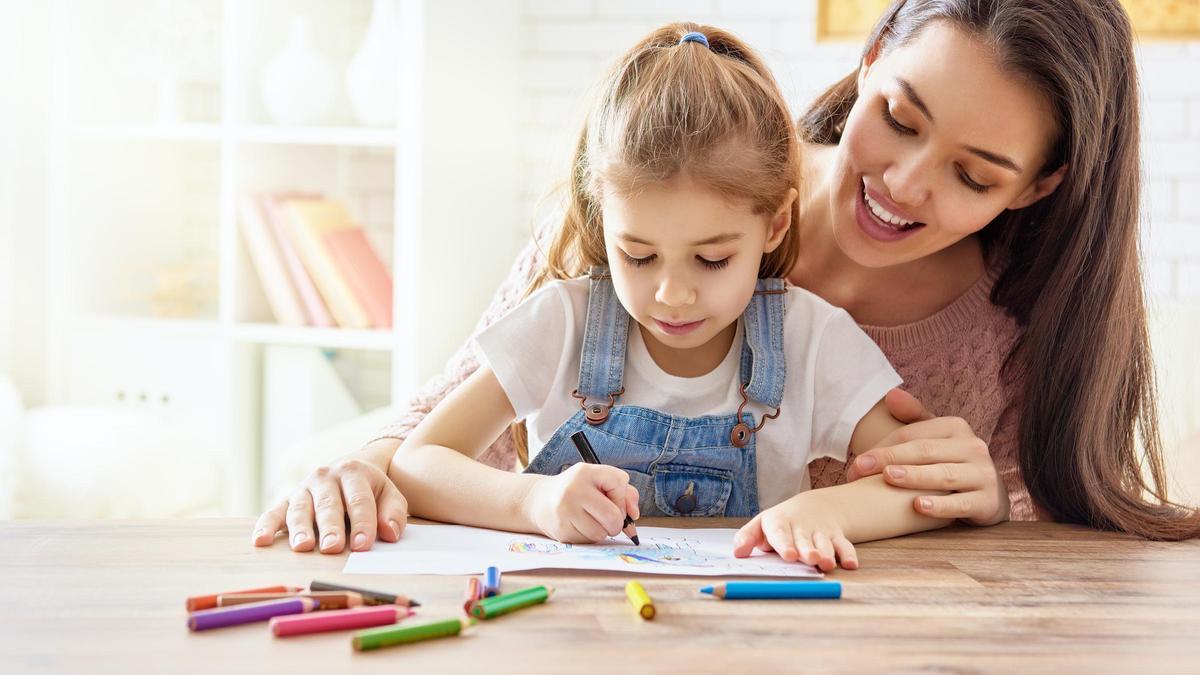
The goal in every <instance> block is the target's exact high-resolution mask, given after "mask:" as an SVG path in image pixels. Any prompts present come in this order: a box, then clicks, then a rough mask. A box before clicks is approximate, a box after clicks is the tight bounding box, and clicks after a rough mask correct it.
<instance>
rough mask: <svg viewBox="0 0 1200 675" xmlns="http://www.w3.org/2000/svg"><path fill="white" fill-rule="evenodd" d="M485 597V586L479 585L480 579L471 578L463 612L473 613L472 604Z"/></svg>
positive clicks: (468, 582)
mask: <svg viewBox="0 0 1200 675" xmlns="http://www.w3.org/2000/svg"><path fill="white" fill-rule="evenodd" d="M482 597H483V584H481V583H479V577H471V578H470V579H468V580H467V594H466V596H464V597H463V611H464V612H466V613H468V614H470V613H471V603H473V602H475V601H476V600H478V599H480V598H482Z"/></svg>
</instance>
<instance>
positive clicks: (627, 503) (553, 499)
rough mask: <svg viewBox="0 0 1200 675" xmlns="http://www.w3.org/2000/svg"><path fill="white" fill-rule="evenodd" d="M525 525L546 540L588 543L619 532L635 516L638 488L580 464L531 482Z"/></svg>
mask: <svg viewBox="0 0 1200 675" xmlns="http://www.w3.org/2000/svg"><path fill="white" fill-rule="evenodd" d="M525 505H526V506H525V508H526V512H527V514H528V518H529V520H530V521H531V522H532V523H533V524H534V526H535V527H537V528H538V529H539V530H541V531H542V533H543V534H545V535H546V536H547V537H550V538H552V539H556V540H558V541H561V542H566V543H570V544H592V543H596V542H600V541H604V540H605V539H607V538H608V537H610V536H615V535H617V534H619V533H620V532H621V528H622V527H624V525H625V514H627V513H628V514H629V516H630V517H632V518H633V519H635V520H636V519H637V518H638V516H639V515H640V512H639V511H638V491H637V488H635V487H633V486H632V485H630V484H629V474H627V473H625V472H624V471H622V470H621V469H618V468H617V467H615V466H607V465H604V464H585V463H583V462H580V463H578V464H574V465H572V466H571V468H569V469H567V470H566V471H564V472H562V473H560V474H558V475H557V476H545V477H542V478H541V479H540V480H538V481H537V482H536V483H534V485H533V487H532V488H530V490H529V494H528V495H527V496H526V499H525Z"/></svg>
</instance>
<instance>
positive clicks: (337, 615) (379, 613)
mask: <svg viewBox="0 0 1200 675" xmlns="http://www.w3.org/2000/svg"><path fill="white" fill-rule="evenodd" d="M412 614H413V611H412V610H411V609H409V608H407V607H398V606H395V605H379V606H377V607H358V608H355V609H335V610H333V611H331V612H313V613H311V614H293V615H292V616H277V617H275V618H273V619H271V623H270V627H271V632H272V633H274V634H275V637H287V636H289V635H308V634H310V633H328V632H330V631H335V630H348V629H351V628H371V627H373V626H389V625H391V624H394V623H397V622H399V621H401V620H403V619H406V618H408V617H410V616H412Z"/></svg>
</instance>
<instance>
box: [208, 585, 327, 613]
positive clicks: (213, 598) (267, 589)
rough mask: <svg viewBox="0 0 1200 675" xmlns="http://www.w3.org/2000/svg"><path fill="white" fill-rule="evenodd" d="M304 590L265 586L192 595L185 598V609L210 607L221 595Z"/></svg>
mask: <svg viewBox="0 0 1200 675" xmlns="http://www.w3.org/2000/svg"><path fill="white" fill-rule="evenodd" d="M302 590H304V589H303V588H299V587H297V586H267V587H265V588H247V589H246V590H244V591H228V592H226V593H213V594H212V595H193V596H192V597H190V598H188V599H187V611H189V612H195V611H197V610H201V609H212V608H214V607H216V606H217V598H218V597H219V596H222V595H235V594H236V595H241V594H243V593H299V592H300V591H302Z"/></svg>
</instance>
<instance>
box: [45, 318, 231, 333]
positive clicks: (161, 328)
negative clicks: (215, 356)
mask: <svg viewBox="0 0 1200 675" xmlns="http://www.w3.org/2000/svg"><path fill="white" fill-rule="evenodd" d="M69 321H71V322H73V323H75V324H76V325H77V326H79V327H86V328H88V329H92V330H103V331H107V332H116V331H126V332H131V333H139V334H145V333H159V334H173V335H188V336H198V337H214V338H215V337H217V336H219V335H220V333H221V324H220V323H219V322H218V321H217V320H216V319H170V318H160V317H152V316H122V315H120V314H83V315H79V316H77V317H75V318H73V319H69Z"/></svg>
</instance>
